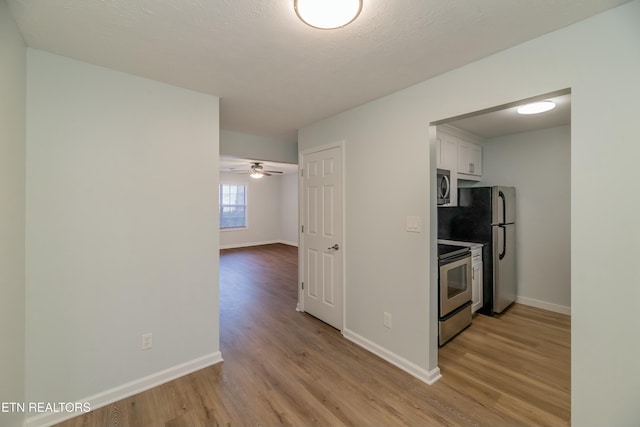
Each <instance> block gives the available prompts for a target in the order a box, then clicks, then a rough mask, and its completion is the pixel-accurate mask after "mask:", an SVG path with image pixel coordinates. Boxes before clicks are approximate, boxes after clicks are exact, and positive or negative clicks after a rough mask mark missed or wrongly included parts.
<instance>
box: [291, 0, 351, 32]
mask: <svg viewBox="0 0 640 427" xmlns="http://www.w3.org/2000/svg"><path fill="white" fill-rule="evenodd" d="M293 8H294V9H295V11H296V14H297V15H298V18H300V20H302V22H304V23H305V24H307V25H309V26H311V27H314V28H319V29H321V30H332V29H335V28H340V27H344V26H345V25H347V24H350V23H351V22H353V21H354V20H355V19H356V18H357V17H358V15H359V14H360V11H361V10H362V0H294V1H293Z"/></svg>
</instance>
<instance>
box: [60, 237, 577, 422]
mask: <svg viewBox="0 0 640 427" xmlns="http://www.w3.org/2000/svg"><path fill="white" fill-rule="evenodd" d="M220 270H221V272H220V277H221V284H220V310H221V316H220V317H221V319H220V322H221V323H220V337H221V343H220V347H221V351H222V354H223V357H224V359H225V361H224V362H223V363H221V364H218V365H215V366H211V367H209V368H206V369H202V370H200V371H198V372H195V373H193V374H190V375H187V376H185V377H182V378H179V379H177V380H174V381H171V382H169V383H166V384H164V385H161V386H158V387H155V388H153V389H151V390H148V391H146V392H144V393H140V394H137V395H135V396H132V397H129V398H126V399H123V400H121V401H119V402H116V403H113V404H111V405H108V406H106V407H104V408H100V409H97V410H95V411H93V412H90V413H88V414H85V415H82V416H79V417H76V418H74V419H71V420H69V421H67V422H65V423H62V424H60V425H61V426H65V427H72V426H165V427H177V426H191V427H198V426H222V425H227V426H258V425H260V426H510V427H513V426H568V425H569V424H570V396H571V393H570V318H569V317H568V316H563V315H559V314H555V313H550V312H547V311H544V310H539V309H535V308H531V307H527V306H523V305H518V304H516V305H514V306H512V307H511V308H510V309H509V310H508V311H507V312H506V313H505V314H504V315H502V316H500V317H487V316H483V315H480V316H477V317H475V318H474V319H473V324H472V325H471V327H469V328H468V329H467V330H465V331H464V332H463V333H462V334H460V335H459V336H458V337H456V338H455V339H453V340H452V341H451V342H449V343H448V344H447V345H446V346H445V347H443V348H442V349H440V351H439V366H440V369H441V371H442V374H443V378H442V379H441V380H440V381H438V382H436V383H435V384H434V385H431V386H429V385H426V384H424V383H422V382H420V381H419V380H417V379H415V378H413V377H411V376H410V375H408V374H406V373H405V372H403V371H401V370H399V369H398V368H396V367H394V366H392V365H390V364H389V363H387V362H385V361H383V360H382V359H380V358H378V357H376V356H375V355H373V354H371V353H369V352H367V351H366V350H364V349H362V348H360V347H358V346H357V345H355V344H353V343H351V342H350V341H348V340H346V339H344V338H343V337H342V336H341V335H340V333H339V332H338V331H336V330H335V329H333V328H331V327H329V326H327V325H326V324H324V323H322V322H320V321H318V320H317V319H315V318H313V317H311V316H309V315H306V314H303V313H298V312H296V311H295V306H296V300H297V248H294V247H290V246H285V245H265V246H260V247H254V248H244V249H231V250H224V251H221V254H220Z"/></svg>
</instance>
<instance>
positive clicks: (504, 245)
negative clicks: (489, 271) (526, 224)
mask: <svg viewBox="0 0 640 427" xmlns="http://www.w3.org/2000/svg"><path fill="white" fill-rule="evenodd" d="M498 227H500V228H501V229H502V252H500V253H499V254H498V259H500V260H502V259H503V258H504V256H505V255H506V254H507V227H505V226H504V225H499V226H498Z"/></svg>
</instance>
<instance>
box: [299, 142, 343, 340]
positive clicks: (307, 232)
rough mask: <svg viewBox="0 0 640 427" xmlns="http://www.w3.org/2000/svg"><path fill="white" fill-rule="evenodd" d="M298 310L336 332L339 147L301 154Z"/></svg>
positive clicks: (339, 311) (339, 313) (339, 306)
mask: <svg viewBox="0 0 640 427" xmlns="http://www.w3.org/2000/svg"><path fill="white" fill-rule="evenodd" d="M302 192H303V194H302V199H303V203H302V224H301V225H302V238H301V242H302V251H301V253H302V258H303V259H302V260H301V261H302V266H303V267H302V270H303V271H302V273H303V274H302V278H303V280H302V283H303V284H302V286H303V288H302V293H301V294H302V306H303V309H304V311H305V312H307V313H309V314H311V315H312V316H314V317H317V318H318V319H320V320H322V321H324V322H326V323H328V324H329V325H331V326H333V327H335V328H337V329H340V330H342V324H343V304H344V290H343V247H342V246H343V242H342V224H343V219H342V147H341V146H340V145H337V146H331V147H328V148H323V149H318V150H317V151H311V152H306V153H303V156H302Z"/></svg>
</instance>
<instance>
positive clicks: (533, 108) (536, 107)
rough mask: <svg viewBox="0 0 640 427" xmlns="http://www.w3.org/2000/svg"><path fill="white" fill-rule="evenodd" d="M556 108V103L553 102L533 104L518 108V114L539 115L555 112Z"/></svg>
mask: <svg viewBox="0 0 640 427" xmlns="http://www.w3.org/2000/svg"><path fill="white" fill-rule="evenodd" d="M554 108H556V103H555V102H553V101H540V102H533V103H531V104H526V105H522V106H520V107H518V114H538V113H544V112H545V111H549V110H553V109H554Z"/></svg>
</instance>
